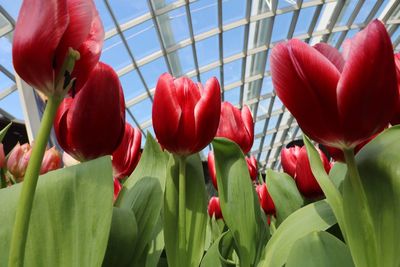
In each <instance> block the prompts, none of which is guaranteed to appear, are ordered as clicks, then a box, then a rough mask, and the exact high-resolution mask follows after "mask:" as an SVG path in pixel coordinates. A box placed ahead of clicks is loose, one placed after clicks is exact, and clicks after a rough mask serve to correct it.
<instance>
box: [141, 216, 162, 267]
mask: <svg viewBox="0 0 400 267" xmlns="http://www.w3.org/2000/svg"><path fill="white" fill-rule="evenodd" d="M163 250H164V231H163V223H162V216H161V217H159V218H158V221H157V224H156V228H155V231H154V237H153V239H152V240H151V241H150V243H149V244H148V245H147V248H146V250H145V251H144V252H143V253H144V254H145V255H144V256H145V258H146V265H145V266H146V267H156V266H157V264H158V262H159V259H160V256H161V253H162V252H163Z"/></svg>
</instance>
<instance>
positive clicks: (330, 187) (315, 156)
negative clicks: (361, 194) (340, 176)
mask: <svg viewBox="0 0 400 267" xmlns="http://www.w3.org/2000/svg"><path fill="white" fill-rule="evenodd" d="M303 140H304V144H305V146H306V148H307V155H308V159H309V160H310V165H311V170H312V173H313V175H314V177H315V179H316V180H317V181H318V184H319V186H320V187H321V189H322V191H323V192H324V194H325V197H326V200H327V201H328V203H329V205H330V206H331V207H332V210H333V213H334V214H335V216H336V219H337V222H338V224H339V226H340V229H341V230H342V232H343V235H344V236H345V235H346V233H345V228H344V221H343V220H344V218H343V198H342V195H341V194H340V192H339V189H338V188H337V187H336V186H335V184H334V183H333V182H332V181H331V180H330V179H329V176H328V174H327V173H326V171H325V169H324V166H323V164H322V161H321V158H320V155H319V153H318V151H317V150H316V149H315V147H314V145H313V144H312V143H311V141H310V139H308V137H307V136H306V135H304V136H303Z"/></svg>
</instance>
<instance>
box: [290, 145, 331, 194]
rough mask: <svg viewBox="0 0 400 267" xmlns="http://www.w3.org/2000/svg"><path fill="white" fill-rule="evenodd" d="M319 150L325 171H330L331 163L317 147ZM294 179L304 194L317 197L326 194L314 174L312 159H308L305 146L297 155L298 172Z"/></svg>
mask: <svg viewBox="0 0 400 267" xmlns="http://www.w3.org/2000/svg"><path fill="white" fill-rule="evenodd" d="M317 151H318V153H319V156H320V158H321V160H322V163H323V166H324V169H325V171H326V172H327V173H329V171H330V169H331V165H330V164H329V161H328V159H327V157H326V156H325V154H324V153H323V152H322V151H321V150H319V149H317ZM294 179H295V181H296V185H297V188H298V189H299V191H300V193H301V194H302V195H303V196H305V197H307V198H317V197H321V196H323V195H324V193H323V192H322V189H321V187H320V186H319V184H318V182H317V180H316V179H315V177H314V175H313V174H312V171H311V166H310V161H309V160H308V156H307V149H306V147H305V146H303V147H302V148H301V149H300V151H299V154H298V156H297V164H296V174H295V177H294Z"/></svg>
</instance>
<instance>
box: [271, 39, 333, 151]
mask: <svg viewBox="0 0 400 267" xmlns="http://www.w3.org/2000/svg"><path fill="white" fill-rule="evenodd" d="M271 73H272V81H273V84H274V87H275V90H276V93H277V95H278V96H279V98H280V99H281V100H282V102H283V104H284V105H285V106H286V107H287V108H288V109H289V111H290V112H291V113H292V114H293V116H294V117H295V118H296V119H297V122H298V123H299V125H300V127H301V128H302V130H303V131H304V132H305V133H306V134H307V135H308V136H310V137H311V138H313V139H314V140H316V141H318V142H319V143H327V142H328V143H335V142H336V141H337V140H338V139H340V137H341V130H340V124H339V120H338V113H337V104H336V85H337V82H338V80H339V77H340V73H339V71H338V70H337V68H336V67H335V66H334V65H333V64H332V63H331V62H330V61H329V60H328V59H327V58H326V57H324V56H323V55H322V54H321V53H319V52H318V51H317V50H315V49H314V48H312V47H311V46H309V45H307V44H305V43H303V42H301V41H299V40H296V39H293V40H290V41H289V42H287V43H281V44H278V45H277V46H275V47H274V49H273V50H272V54H271Z"/></svg>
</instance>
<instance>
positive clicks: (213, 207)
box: [207, 197, 223, 220]
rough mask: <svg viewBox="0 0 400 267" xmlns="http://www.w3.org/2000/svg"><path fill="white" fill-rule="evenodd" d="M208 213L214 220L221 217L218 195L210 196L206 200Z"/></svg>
mask: <svg viewBox="0 0 400 267" xmlns="http://www.w3.org/2000/svg"><path fill="white" fill-rule="evenodd" d="M207 210H208V215H209V216H210V217H211V218H212V217H213V216H214V217H215V219H216V220H218V219H223V216H222V212H221V204H220V203H219V198H218V197H211V198H210V201H209V202H208V209H207Z"/></svg>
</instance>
